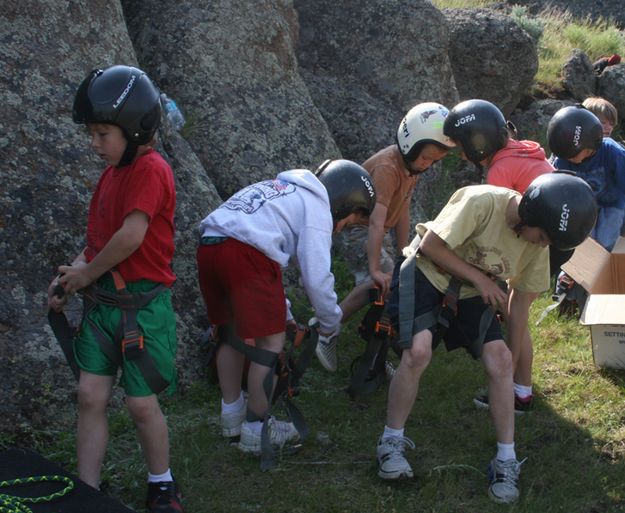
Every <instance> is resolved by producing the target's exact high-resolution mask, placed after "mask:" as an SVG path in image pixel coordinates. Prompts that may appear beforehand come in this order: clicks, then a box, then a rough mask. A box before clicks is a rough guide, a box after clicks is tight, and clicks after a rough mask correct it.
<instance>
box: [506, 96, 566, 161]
mask: <svg viewBox="0 0 625 513" xmlns="http://www.w3.org/2000/svg"><path fill="white" fill-rule="evenodd" d="M573 104H574V102H573V101H572V100H553V99H545V100H538V101H535V102H533V103H531V104H530V105H529V106H528V107H527V108H526V109H517V110H515V111H514V112H513V113H512V114H511V115H510V121H512V123H513V124H514V126H515V127H516V129H517V132H518V139H529V140H530V141H536V142H538V143H540V144H541V145H542V146H543V148H545V151H546V153H547V155H548V156H549V154H550V151H549V148H548V146H547V126H548V125H549V121H550V120H551V118H552V117H553V115H554V114H555V113H556V112H558V111H559V110H560V109H561V108H563V107H568V106H569V105H573Z"/></svg>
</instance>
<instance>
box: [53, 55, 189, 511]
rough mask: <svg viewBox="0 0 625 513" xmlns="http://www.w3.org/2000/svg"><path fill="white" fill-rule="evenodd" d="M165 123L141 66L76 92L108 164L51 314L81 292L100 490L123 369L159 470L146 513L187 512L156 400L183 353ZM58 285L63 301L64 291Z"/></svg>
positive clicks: (98, 75) (82, 362)
mask: <svg viewBox="0 0 625 513" xmlns="http://www.w3.org/2000/svg"><path fill="white" fill-rule="evenodd" d="M160 117H161V106H160V96H159V91H158V89H157V88H156V87H155V86H154V84H153V83H152V81H151V80H150V79H149V77H148V76H147V75H146V74H145V73H144V72H143V71H141V70H139V69H137V68H133V67H130V66H111V67H109V68H106V69H103V70H102V69H98V70H94V71H92V72H91V73H90V74H89V75H88V76H87V78H85V80H83V82H82V83H81V85H80V87H79V88H78V91H77V93H76V97H75V99H74V107H73V119H74V121H75V122H76V123H81V124H85V125H86V126H87V131H88V133H89V135H90V137H91V147H92V149H93V150H94V151H95V152H96V153H97V154H98V156H100V158H102V160H104V161H105V162H106V163H107V165H108V166H107V168H106V169H105V170H104V172H103V173H102V175H101V177H100V180H99V182H98V185H97V188H96V191H95V193H94V195H93V197H92V199H91V203H90V206H89V217H88V222H87V245H86V247H85V248H84V249H83V250H82V251H81V253H80V254H79V255H78V256H77V257H76V258H75V259H74V261H73V262H72V264H71V265H63V266H60V267H59V269H58V270H59V273H60V275H59V277H58V278H57V279H55V280H53V282H52V283H51V284H50V287H49V289H48V305H49V306H50V308H52V309H53V310H55V311H61V310H62V309H63V307H64V305H65V302H66V300H67V297H68V295H70V294H74V293H75V292H77V291H79V290H81V292H82V293H84V296H85V308H86V311H85V315H84V317H83V322H82V326H81V329H80V331H79V333H78V335H77V337H76V339H75V340H74V354H75V358H76V362H77V364H78V366H79V368H80V377H79V383H78V410H79V416H78V435H77V458H78V476H79V477H80V479H82V480H83V481H84V482H86V483H87V484H89V485H91V486H93V487H95V488H97V487H98V486H99V484H100V472H101V467H102V461H103V459H104V455H105V451H106V445H107V441H108V423H107V416H106V407H107V404H108V401H109V398H110V396H111V390H112V387H113V385H114V383H115V380H116V375H117V371H118V369H119V368H121V371H122V372H121V378H120V384H121V386H122V387H123V388H124V390H125V393H126V405H127V407H128V411H129V413H130V415H131V417H132V419H133V421H134V423H135V425H136V427H137V431H138V436H139V440H140V442H141V446H142V448H143V452H144V455H145V459H146V463H147V466H148V471H149V473H148V498H147V507H148V511H149V512H156V511H158V512H161V513H176V512H182V506H181V503H180V493H179V491H178V488H177V486H176V483H175V482H174V480H173V477H172V475H171V470H170V468H169V435H168V429H167V423H166V420H165V417H164V415H163V413H162V411H161V409H160V406H159V403H158V398H157V395H156V394H157V393H158V392H160V391H161V390H162V389H164V388H167V389H168V392H169V393H173V391H174V389H175V355H176V321H175V316H174V312H173V308H172V305H171V293H170V289H169V287H170V286H171V285H172V283H173V282H174V280H175V276H174V274H173V272H172V270H171V267H170V265H171V260H172V256H173V252H174V209H175V206H176V193H175V187H174V178H173V173H172V171H171V168H170V167H169V165H168V164H167V163H166V162H165V161H164V160H163V158H162V157H161V156H160V155H159V154H158V153H157V152H156V151H154V150H153V149H152V144H153V140H154V134H155V132H156V130H157V128H158V126H159V122H160ZM124 282H125V283H124ZM59 285H60V286H61V287H63V289H64V292H65V294H64V295H62V297H59V296H58V295H55V293H54V291H55V288H57V289H58V286H59ZM122 288H124V289H125V290H123V291H122V290H121V289H122ZM119 291H121V292H124V293H129V294H130V296H131V299H132V302H133V305H134V306H135V308H131V309H124V310H123V315H122V309H121V302H118V301H119V298H120V297H121V296H120V295H118V292H119ZM103 297H106V298H107V299H108V300H110V301H109V302H108V304H105V303H103V302H102V299H101V298H103ZM127 297H128V296H127ZM113 303H114V304H113ZM139 303H141V304H139ZM129 319H132V321H129ZM129 323H132V324H133V326H131V325H130V324H129ZM130 327H133V328H136V331H137V332H138V333H135V337H134V338H132V339H131V337H127V336H126V335H128V334H130V331H129V330H130ZM120 330H121V331H122V332H123V333H124V336H123V339H122V337H121V336H120V335H119V333H120ZM130 342H133V344H130ZM122 346H123V349H124V353H123V354H122ZM145 366H149V367H150V369H151V371H152V374H153V375H152V376H149V373H148V372H146V371H145V369H144V367H145Z"/></svg>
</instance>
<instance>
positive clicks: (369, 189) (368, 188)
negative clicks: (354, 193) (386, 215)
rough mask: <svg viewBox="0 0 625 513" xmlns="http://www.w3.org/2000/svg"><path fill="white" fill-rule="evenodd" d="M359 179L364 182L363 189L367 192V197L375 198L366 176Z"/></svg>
mask: <svg viewBox="0 0 625 513" xmlns="http://www.w3.org/2000/svg"><path fill="white" fill-rule="evenodd" d="M360 179H361V180H362V181H363V182H364V184H365V187H366V188H367V190H368V191H369V196H371V197H372V198H373V196H375V193H374V192H373V185H371V182H370V181H369V179H368V178H367V177H366V176H361V177H360Z"/></svg>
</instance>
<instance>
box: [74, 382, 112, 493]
mask: <svg viewBox="0 0 625 513" xmlns="http://www.w3.org/2000/svg"><path fill="white" fill-rule="evenodd" d="M114 379H115V378H114V377H113V376H98V375H96V374H91V373H89V372H85V371H81V372H80V381H79V383H78V433H77V437H76V456H77V459H78V477H79V478H80V479H82V480H83V481H84V482H85V483H87V484H88V485H90V486H93V487H94V488H98V487H99V486H100V472H101V469H102V461H103V460H104V454H105V452H106V445H107V443H108V436H109V432H108V419H107V416H106V407H107V405H108V402H109V399H110V397H111V390H112V388H113V382H114Z"/></svg>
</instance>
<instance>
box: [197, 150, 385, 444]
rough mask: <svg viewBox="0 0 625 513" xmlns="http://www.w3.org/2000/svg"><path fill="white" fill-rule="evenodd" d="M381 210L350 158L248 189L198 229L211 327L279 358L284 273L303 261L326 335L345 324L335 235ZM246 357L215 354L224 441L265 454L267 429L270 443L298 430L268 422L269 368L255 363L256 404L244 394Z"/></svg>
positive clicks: (228, 351)
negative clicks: (334, 263) (234, 439)
mask: <svg viewBox="0 0 625 513" xmlns="http://www.w3.org/2000/svg"><path fill="white" fill-rule="evenodd" d="M374 205H375V190H374V188H373V185H372V183H371V181H370V177H369V175H368V174H367V172H366V171H365V170H364V169H363V168H362V167H361V166H359V165H358V164H356V163H354V162H351V161H347V160H334V161H326V162H325V163H324V164H323V165H322V166H321V167H320V168H319V169H318V170H317V172H316V173H315V174H313V173H312V172H310V171H308V170H305V169H295V170H291V171H285V172H282V173H280V174H279V175H278V176H277V177H276V178H275V179H273V180H266V181H263V182H259V183H256V184H252V185H249V186H247V187H245V188H244V189H242V190H241V191H239V192H237V193H236V194H234V195H233V196H232V197H231V198H230V199H228V200H227V201H226V202H225V203H223V204H222V205H221V206H220V207H219V208H217V209H216V210H215V211H214V212H212V213H211V214H210V215H209V216H207V217H206V218H205V219H204V220H203V221H202V222H201V223H200V233H201V242H200V246H199V248H198V252H197V263H198V271H199V280H200V289H201V291H202V295H203V297H204V301H205V303H206V307H207V312H208V317H209V319H210V321H211V323H212V324H213V325H217V326H229V327H230V328H231V329H232V330H233V331H234V333H236V335H237V336H238V337H239V338H241V339H254V340H255V343H256V347H258V348H261V349H264V350H266V351H270V352H272V353H276V354H279V353H280V351H282V349H283V347H284V343H285V328H286V322H287V315H288V308H287V301H286V298H285V295H284V288H283V285H282V272H281V269H283V268H286V267H287V265H288V264H289V262H293V263H296V264H297V265H298V267H299V269H300V272H301V278H302V283H303V286H304V290H305V292H306V294H307V296H308V298H309V300H310V303H311V305H312V307H313V308H314V310H315V315H316V317H317V320H318V323H319V327H318V329H319V332H320V333H321V334H328V333H332V332H333V331H335V330H337V329H338V327H339V326H340V322H341V317H342V312H341V309H340V307H339V306H338V305H337V302H336V300H337V297H336V293H335V292H334V276H333V274H332V272H331V270H330V263H331V257H330V248H331V245H332V234H333V233H338V232H339V231H341V230H342V229H343V227H345V226H346V225H348V224H350V223H354V222H355V221H357V220H358V219H359V218H360V217H366V216H368V215H369V213H370V212H371V209H372V208H373V206H374ZM244 360H245V359H244V355H243V354H242V353H240V352H239V351H237V350H236V349H234V348H233V347H232V346H230V345H228V344H220V345H219V348H218V350H217V373H218V376H219V383H220V387H221V391H222V413H221V423H222V432H223V434H224V436H237V435H240V436H241V439H240V442H239V448H240V449H241V450H242V451H244V452H252V453H255V454H258V453H260V452H261V443H260V440H261V431H262V427H263V422H267V423H268V429H269V437H270V441H271V443H272V445H274V446H276V447H282V446H284V445H285V444H286V443H288V442H296V441H297V440H298V439H299V434H298V432H297V430H296V429H295V427H294V426H293V424H292V423H290V422H281V421H277V420H275V419H273V418H271V417H268V416H267V412H268V409H269V402H270V398H269V397H267V394H266V393H265V391H264V390H263V381H264V379H265V377H266V376H267V373H268V372H271V370H270V368H269V367H267V366H264V365H261V364H259V363H256V362H251V363H250V367H249V371H248V375H247V389H248V398H247V404H246V400H245V398H244V396H243V394H242V390H241V376H242V373H243V369H244Z"/></svg>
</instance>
